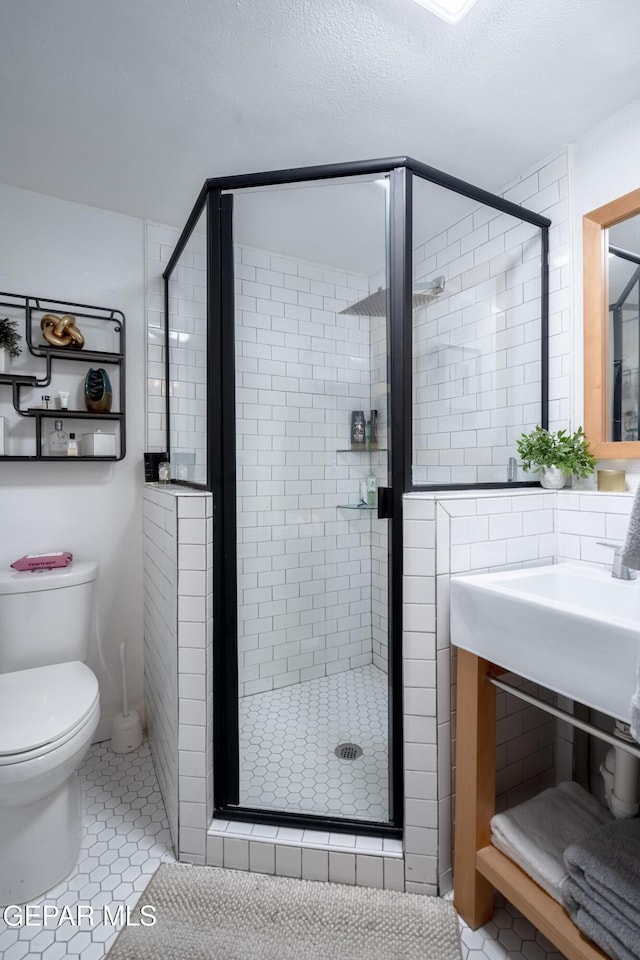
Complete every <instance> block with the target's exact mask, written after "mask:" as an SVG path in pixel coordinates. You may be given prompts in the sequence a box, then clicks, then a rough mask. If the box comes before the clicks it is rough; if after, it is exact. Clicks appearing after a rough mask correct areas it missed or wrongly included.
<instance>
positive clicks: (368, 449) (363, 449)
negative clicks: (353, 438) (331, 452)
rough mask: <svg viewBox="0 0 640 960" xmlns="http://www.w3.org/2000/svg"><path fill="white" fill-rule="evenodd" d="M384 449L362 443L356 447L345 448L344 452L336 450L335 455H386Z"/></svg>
mask: <svg viewBox="0 0 640 960" xmlns="http://www.w3.org/2000/svg"><path fill="white" fill-rule="evenodd" d="M386 452H387V449H386V447H376V446H372V445H371V444H368V443H364V444H361V445H360V446H357V447H345V448H344V450H336V453H386Z"/></svg>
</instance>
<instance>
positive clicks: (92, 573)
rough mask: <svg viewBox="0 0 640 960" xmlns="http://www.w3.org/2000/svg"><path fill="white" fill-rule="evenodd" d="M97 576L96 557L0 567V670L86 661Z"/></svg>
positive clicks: (4, 671) (2, 671)
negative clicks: (22, 568) (47, 566)
mask: <svg viewBox="0 0 640 960" xmlns="http://www.w3.org/2000/svg"><path fill="white" fill-rule="evenodd" d="M97 574H98V564H97V563H96V562H95V560H73V561H72V562H71V563H70V564H69V566H67V567H62V568H59V569H57V570H38V571H34V572H33V573H30V572H21V573H20V572H18V571H17V570H11V569H9V570H1V571H0V673H8V672H9V671H12V670H26V669H28V668H30V667H45V666H48V665H49V664H52V663H64V662H66V661H68V660H86V658H87V654H88V652H89V637H90V635H91V631H92V629H93V620H94V585H95V580H96V576H97Z"/></svg>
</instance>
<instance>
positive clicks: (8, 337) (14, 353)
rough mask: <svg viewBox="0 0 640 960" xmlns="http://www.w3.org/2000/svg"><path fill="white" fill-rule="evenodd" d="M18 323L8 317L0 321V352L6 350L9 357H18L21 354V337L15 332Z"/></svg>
mask: <svg viewBox="0 0 640 960" xmlns="http://www.w3.org/2000/svg"><path fill="white" fill-rule="evenodd" d="M17 326H18V321H17V320H9V317H5V318H4V319H0V350H6V351H7V353H8V354H9V356H10V357H19V356H20V354H21V353H22V347H21V346H20V341H21V340H22V337H21V336H20V334H19V333H18V331H17V329H16V328H17Z"/></svg>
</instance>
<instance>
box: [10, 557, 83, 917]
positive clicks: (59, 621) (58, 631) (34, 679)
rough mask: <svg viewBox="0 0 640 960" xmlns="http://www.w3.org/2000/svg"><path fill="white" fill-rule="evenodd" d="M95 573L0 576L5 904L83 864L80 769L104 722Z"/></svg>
mask: <svg viewBox="0 0 640 960" xmlns="http://www.w3.org/2000/svg"><path fill="white" fill-rule="evenodd" d="M71 566H73V564H72V565H71ZM96 573H97V565H96V564H95V563H80V564H77V566H76V570H75V571H73V570H71V569H70V568H66V569H65V570H63V571H47V572H44V573H37V574H29V573H19V574H15V573H11V574H7V573H4V572H0V623H2V628H3V630H2V643H1V644H0V648H1V649H0V906H7V905H9V904H13V903H15V904H22V903H27V902H28V901H31V900H34V899H35V898H37V897H39V896H41V895H42V894H44V893H46V892H47V891H49V890H50V889H52V888H53V887H54V886H55V885H56V884H57V883H59V882H60V881H61V880H63V879H64V878H65V877H66V876H67V875H68V874H69V873H70V872H71V870H72V869H73V867H74V866H75V864H76V863H77V859H78V854H79V850H80V841H81V829H82V797H81V790H80V781H79V777H78V767H79V766H80V764H81V763H82V760H83V758H84V757H85V755H86V753H87V750H88V749H89V746H90V744H91V741H92V739H93V735H94V733H95V731H96V728H97V726H98V721H99V719H100V697H99V690H98V681H97V679H96V677H95V675H94V674H93V672H92V671H91V670H90V669H89V667H87V666H86V665H85V664H84V663H83V662H82V659H83V658H84V657H85V656H86V653H87V650H88V636H89V628H90V621H91V614H92V609H93V606H92V601H93V582H94V580H95V577H96ZM25 578H32V579H25ZM25 601H26V604H25ZM45 625H46V628H45ZM5 631H6V632H5Z"/></svg>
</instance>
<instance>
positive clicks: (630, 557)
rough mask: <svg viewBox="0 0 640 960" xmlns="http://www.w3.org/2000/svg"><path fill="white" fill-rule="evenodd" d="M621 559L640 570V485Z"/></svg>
mask: <svg viewBox="0 0 640 960" xmlns="http://www.w3.org/2000/svg"><path fill="white" fill-rule="evenodd" d="M620 557H621V559H622V562H623V563H626V565H627V566H628V567H631V568H632V569H633V570H640V484H639V485H638V489H637V490H636V495H635V497H634V498H633V505H632V507H631V516H630V517H629V526H628V527H627V536H626V538H625V541H624V545H623V547H622V550H621V551H620ZM631 736H632V737H633V738H634V739H635V740H638V741H640V659H639V660H638V671H637V682H636V689H635V693H634V695H633V697H632V698H631Z"/></svg>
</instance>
